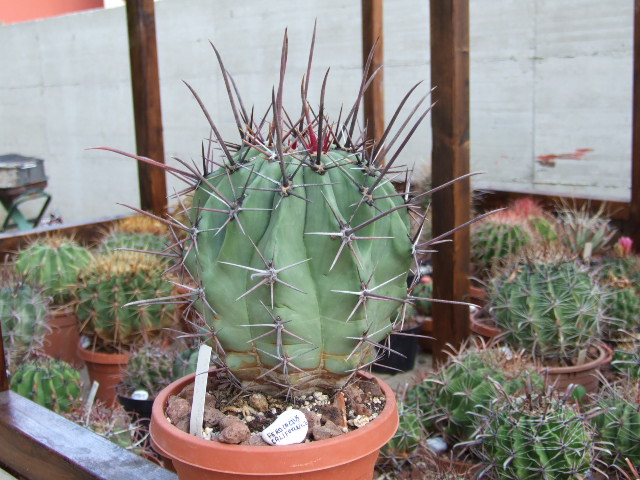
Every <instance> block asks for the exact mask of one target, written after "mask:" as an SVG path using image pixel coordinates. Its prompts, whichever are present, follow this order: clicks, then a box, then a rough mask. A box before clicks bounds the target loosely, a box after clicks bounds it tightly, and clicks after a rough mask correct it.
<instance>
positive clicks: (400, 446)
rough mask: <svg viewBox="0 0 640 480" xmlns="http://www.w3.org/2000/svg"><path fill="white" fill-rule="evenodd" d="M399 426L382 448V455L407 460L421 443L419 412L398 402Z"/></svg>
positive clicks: (421, 433)
mask: <svg viewBox="0 0 640 480" xmlns="http://www.w3.org/2000/svg"><path fill="white" fill-rule="evenodd" d="M398 413H399V414H400V426H399V427H398V431H397V432H396V434H395V435H394V436H393V438H392V439H391V440H389V442H388V443H387V444H386V445H385V446H384V447H382V452H381V453H382V455H383V456H385V457H391V458H394V459H403V458H409V457H410V456H411V454H413V452H415V451H416V449H417V448H418V446H419V445H420V442H421V441H422V437H423V432H422V423H421V421H420V412H418V411H416V410H415V409H413V408H411V407H407V406H406V405H405V404H403V403H402V402H398Z"/></svg>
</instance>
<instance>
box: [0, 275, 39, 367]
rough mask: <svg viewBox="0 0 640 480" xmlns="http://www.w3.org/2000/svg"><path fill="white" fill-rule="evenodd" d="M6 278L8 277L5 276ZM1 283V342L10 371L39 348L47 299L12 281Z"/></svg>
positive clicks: (31, 289)
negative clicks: (2, 284)
mask: <svg viewBox="0 0 640 480" xmlns="http://www.w3.org/2000/svg"><path fill="white" fill-rule="evenodd" d="M7 280H8V279H7ZM10 283H13V282H11V281H9V283H8V284H5V285H4V286H0V321H1V322H2V342H3V344H4V348H5V351H6V354H7V364H8V368H9V370H10V371H12V370H13V369H14V368H15V366H17V365H18V364H20V363H21V361H22V360H23V359H24V358H26V357H27V356H29V354H30V353H33V352H35V351H37V350H39V349H40V348H41V347H42V344H43V341H44V337H45V334H46V331H47V327H46V322H47V319H46V316H47V302H46V299H45V297H44V296H43V295H42V294H41V293H40V291H39V290H38V289H36V288H34V287H31V286H29V285H27V284H26V283H24V282H22V281H19V280H15V283H13V284H10Z"/></svg>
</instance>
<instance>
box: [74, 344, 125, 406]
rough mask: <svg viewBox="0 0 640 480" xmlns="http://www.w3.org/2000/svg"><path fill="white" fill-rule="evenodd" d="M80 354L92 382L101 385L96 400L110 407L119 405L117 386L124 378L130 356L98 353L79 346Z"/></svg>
mask: <svg viewBox="0 0 640 480" xmlns="http://www.w3.org/2000/svg"><path fill="white" fill-rule="evenodd" d="M78 352H79V353H80V356H81V357H82V359H83V360H84V363H85V365H86V366H87V370H88V371H89V379H90V380H91V382H94V381H96V382H98V383H99V384H100V386H99V387H98V392H97V393H96V400H100V401H102V402H104V403H105V404H107V405H108V406H110V407H113V406H115V405H117V403H118V399H117V395H116V386H117V385H118V384H119V383H120V382H121V381H122V379H123V377H124V369H125V368H126V367H127V363H129V354H128V353H102V352H96V351H93V350H87V349H86V348H83V347H82V346H81V345H79V346H78Z"/></svg>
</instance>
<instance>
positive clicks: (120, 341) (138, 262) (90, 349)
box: [76, 251, 175, 404]
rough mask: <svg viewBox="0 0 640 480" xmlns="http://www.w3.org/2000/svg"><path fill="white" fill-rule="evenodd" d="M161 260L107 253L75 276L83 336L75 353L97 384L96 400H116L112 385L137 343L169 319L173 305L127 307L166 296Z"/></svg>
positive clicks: (168, 286) (168, 292) (157, 331)
mask: <svg viewBox="0 0 640 480" xmlns="http://www.w3.org/2000/svg"><path fill="white" fill-rule="evenodd" d="M164 269H165V264H164V263H163V262H162V260H160V259H158V258H156V257H154V256H151V255H140V254H139V253H136V252H126V251H124V252H110V253H106V254H104V255H97V256H95V257H94V259H93V260H92V262H91V263H90V264H89V266H88V267H87V268H86V269H85V270H84V271H83V272H82V273H81V274H80V276H79V277H78V285H77V287H76V295H77V304H76V311H77V314H78V318H79V319H80V323H81V332H82V334H83V335H84V336H85V337H84V339H85V340H86V342H85V344H84V345H81V347H80V349H79V352H80V355H81V356H82V358H83V359H84V361H85V363H86V364H87V368H88V369H89V376H90V378H91V379H92V380H97V381H98V382H99V383H100V388H99V389H98V393H97V396H96V398H98V399H99V400H102V401H103V402H105V403H107V404H113V403H115V401H116V395H115V386H116V385H117V384H118V383H119V382H120V380H121V379H122V370H123V369H124V368H125V367H126V365H127V363H128V361H129V351H130V350H131V348H132V347H133V346H134V345H136V344H137V343H140V342H143V341H147V340H150V339H152V338H154V337H157V336H159V335H160V334H161V333H162V331H163V328H165V327H169V326H171V325H172V323H173V320H174V319H173V311H174V309H175V307H174V305H173V304H171V303H168V304H158V305H147V304H138V305H128V304H130V303H134V302H138V301H141V300H146V299H149V298H158V297H167V296H170V295H171V288H172V287H171V284H170V283H168V282H166V281H165V280H164V279H163V278H162V274H163V272H164Z"/></svg>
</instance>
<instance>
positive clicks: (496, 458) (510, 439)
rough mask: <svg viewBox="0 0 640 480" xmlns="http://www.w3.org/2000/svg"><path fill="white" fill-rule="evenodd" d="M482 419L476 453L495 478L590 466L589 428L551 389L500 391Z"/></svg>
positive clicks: (545, 477)
mask: <svg viewBox="0 0 640 480" xmlns="http://www.w3.org/2000/svg"><path fill="white" fill-rule="evenodd" d="M482 425H483V426H482V431H481V433H480V434H479V435H478V438H479V439H480V442H481V443H480V445H479V446H478V447H476V448H475V450H476V454H477V455H478V456H479V457H480V458H482V459H483V462H482V463H483V464H488V465H490V467H488V468H489V469H491V470H492V471H493V473H494V474H495V476H496V478H500V479H501V480H511V479H514V480H515V479H518V480H565V479H567V480H568V479H576V478H585V475H587V473H588V472H589V470H590V468H591V466H592V461H593V457H594V455H593V441H592V432H591V429H590V428H589V427H588V425H587V423H586V421H585V420H584V419H583V417H582V416H581V415H579V414H578V413H577V412H576V411H575V410H574V409H573V408H572V407H571V406H569V405H568V404H567V403H566V402H565V401H564V400H563V399H559V398H557V397H556V396H555V395H552V394H542V393H529V394H527V395H524V396H520V397H515V398H509V397H507V396H505V397H504V398H503V399H501V400H500V401H496V402H494V403H493V405H492V408H491V409H490V411H489V412H488V413H487V414H486V416H485V418H484V419H483V421H482ZM483 471H484V470H483Z"/></svg>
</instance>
